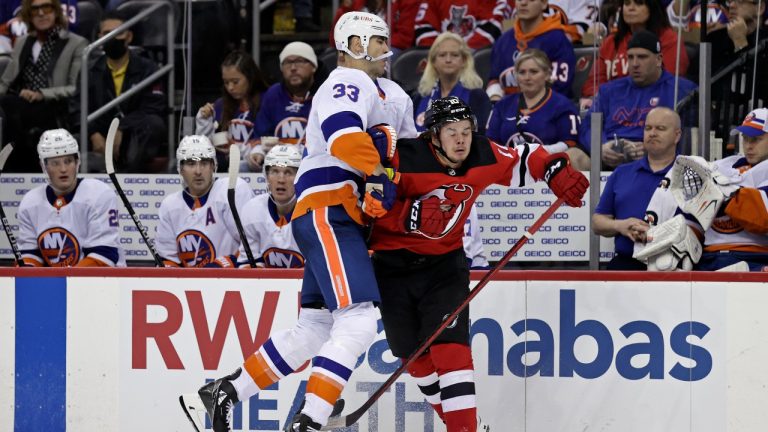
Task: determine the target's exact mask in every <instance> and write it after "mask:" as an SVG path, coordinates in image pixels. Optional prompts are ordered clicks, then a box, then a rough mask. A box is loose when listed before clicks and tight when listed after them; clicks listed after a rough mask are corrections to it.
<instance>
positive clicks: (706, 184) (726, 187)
mask: <svg viewBox="0 0 768 432" xmlns="http://www.w3.org/2000/svg"><path fill="white" fill-rule="evenodd" d="M733 183H734V181H733V179H730V178H728V177H727V176H725V175H723V174H722V173H720V172H719V171H718V170H717V169H715V168H714V167H713V166H712V165H710V163H709V162H707V161H706V160H705V159H704V158H702V157H700V156H678V157H677V159H675V164H674V166H673V167H672V169H671V170H670V171H669V191H670V192H671V193H672V196H673V197H674V198H675V201H677V205H678V206H679V207H680V210H682V211H683V212H685V213H688V214H690V215H691V216H693V217H695V218H696V220H697V221H698V222H699V224H701V227H702V228H703V229H704V231H706V230H707V229H709V227H710V226H711V225H712V221H713V220H714V219H715V217H716V216H717V213H718V211H719V210H720V206H722V204H723V202H724V201H725V200H726V198H728V197H729V196H730V195H731V193H733V192H734V191H735V190H736V189H737V188H738V186H736V185H735V184H733Z"/></svg>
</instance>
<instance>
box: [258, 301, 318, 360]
mask: <svg viewBox="0 0 768 432" xmlns="http://www.w3.org/2000/svg"><path fill="white" fill-rule="evenodd" d="M332 326H333V317H332V316H331V313H330V311H328V310H327V309H304V308H302V309H301V311H299V320H298V322H297V323H296V325H295V326H294V327H293V328H291V329H288V330H285V331H282V332H277V333H275V334H274V335H272V337H271V339H272V343H273V344H274V345H275V349H277V351H278V352H279V353H280V355H281V356H282V357H283V358H284V359H285V361H286V362H287V363H288V364H289V365H290V366H291V368H292V369H296V368H297V367H299V366H301V364H302V363H304V362H305V361H307V360H309V359H310V358H312V357H314V356H315V355H316V354H317V353H318V351H320V347H322V346H323V344H324V343H325V341H327V340H328V338H329V337H330V334H331V327H332Z"/></svg>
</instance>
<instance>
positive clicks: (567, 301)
mask: <svg viewBox="0 0 768 432" xmlns="http://www.w3.org/2000/svg"><path fill="white" fill-rule="evenodd" d="M589 310H591V309H587V311H581V310H580V311H579V313H580V315H582V314H586V313H588V311H589ZM582 318H583V317H582ZM665 321H666V320H665ZM506 328H507V327H506V325H505V326H504V327H502V326H501V325H500V324H499V323H498V322H497V321H496V320H493V319H490V318H481V319H479V320H474V321H473V322H472V327H471V330H470V333H471V337H472V338H474V337H476V336H478V335H483V336H485V337H487V338H488V343H487V344H485V345H483V346H488V347H497V346H505V345H504V342H505V341H504V335H503V330H504V329H506ZM509 328H511V329H512V331H513V332H514V333H515V335H516V336H521V335H523V334H525V337H524V338H523V339H524V340H522V341H521V342H517V343H515V344H514V345H512V347H511V348H510V349H509V350H508V351H506V352H505V350H503V349H494V350H491V349H489V350H488V375H503V374H504V366H506V367H507V368H508V369H509V371H510V372H512V374H514V375H516V376H518V377H526V376H535V375H539V376H541V377H554V376H558V377H561V378H572V377H574V376H579V377H581V378H585V379H596V378H599V377H601V376H603V375H605V374H606V373H607V372H608V370H609V369H610V368H611V367H612V366H613V367H615V369H616V372H618V374H619V375H621V376H622V377H624V378H626V379H628V380H633V381H634V380H641V379H653V380H661V379H664V378H665V362H666V364H669V363H671V362H670V359H669V357H667V356H666V355H665V351H666V348H669V349H671V350H672V352H673V353H674V354H675V355H677V358H676V359H674V358H673V359H672V361H674V360H677V362H676V363H675V364H674V365H673V366H672V367H671V368H669V369H668V370H667V371H666V374H668V375H669V377H671V378H674V379H676V380H680V381H699V380H701V379H704V378H706V377H707V376H708V375H709V374H710V372H711V371H712V354H710V352H709V351H707V349H706V348H704V347H702V346H700V345H696V344H695V340H694V339H695V338H698V339H699V340H703V338H704V336H706V335H707V333H709V330H710V328H709V326H707V325H706V324H703V323H701V322H698V321H683V322H681V323H680V324H677V325H676V326H674V327H673V328H672V329H671V330H669V329H667V328H664V329H662V328H660V327H659V325H657V324H655V323H653V322H651V321H648V320H637V321H631V322H628V323H626V324H624V325H622V326H621V327H619V329H618V330H619V332H621V334H622V335H623V336H624V338H623V339H622V338H621V337H618V338H617V339H614V337H613V335H612V334H611V331H610V330H609V328H608V327H607V326H606V325H605V324H604V323H602V322H600V321H598V320H595V319H583V320H582V321H579V322H576V292H575V290H560V311H559V320H558V322H557V323H554V325H550V324H548V323H547V322H546V321H544V320H541V319H536V318H528V319H524V320H520V321H517V322H516V323H514V324H512V326H511V327H509ZM531 332H533V333H536V334H535V335H533V334H531ZM555 335H557V340H556V339H555ZM635 335H642V338H641V339H643V341H642V342H637V343H628V339H629V338H630V337H632V336H635ZM665 335H666V336H665ZM579 339H591V340H592V341H594V344H595V345H596V346H597V354H596V355H595V356H594V358H593V359H592V360H591V361H582V359H579V358H577V356H576V353H575V346H576V344H577V340H579ZM531 340H534V341H535V343H531V342H530V341H531ZM582 343H585V341H583V340H582V341H579V344H582ZM590 343H592V342H591V341H590ZM528 354H532V355H528ZM532 358H533V359H536V362H535V363H533V364H529V363H527V362H526V359H532Z"/></svg>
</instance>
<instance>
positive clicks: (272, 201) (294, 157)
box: [237, 145, 304, 268]
mask: <svg viewBox="0 0 768 432" xmlns="http://www.w3.org/2000/svg"><path fill="white" fill-rule="evenodd" d="M300 163H301V153H299V149H298V148H297V146H296V145H278V146H275V147H272V149H271V150H270V151H269V152H268V153H267V156H266V157H265V158H264V173H265V176H266V177H267V188H268V192H267V193H265V194H261V195H257V196H256V197H255V198H253V199H252V200H250V201H248V203H246V204H245V206H244V207H243V211H242V212H240V214H241V215H242V218H243V231H245V237H246V239H248V244H249V245H250V246H251V250H252V251H253V254H254V258H255V259H256V266H257V267H266V268H299V267H304V256H303V255H302V254H301V252H300V251H299V246H298V245H297V244H296V240H295V239H294V238H293V230H292V229H291V213H293V209H294V207H296V189H295V188H294V186H293V180H294V179H295V178H296V171H297V170H298V169H299V164H300ZM245 256H246V254H245V249H244V248H243V246H242V245H240V253H239V255H238V257H239V259H238V261H237V265H238V267H241V268H244V267H247V268H250V265H249V263H248V262H247V261H245V260H244V259H245Z"/></svg>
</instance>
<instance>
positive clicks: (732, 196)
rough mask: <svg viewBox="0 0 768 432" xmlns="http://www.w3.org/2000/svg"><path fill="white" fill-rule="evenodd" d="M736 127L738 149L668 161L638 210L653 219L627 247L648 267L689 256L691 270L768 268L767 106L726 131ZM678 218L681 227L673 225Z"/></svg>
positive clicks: (667, 266)
mask: <svg viewBox="0 0 768 432" xmlns="http://www.w3.org/2000/svg"><path fill="white" fill-rule="evenodd" d="M739 133H740V134H742V135H743V139H744V155H743V156H742V155H734V156H729V157H726V158H724V159H721V160H717V161H715V162H712V163H708V162H706V161H705V160H704V159H702V158H698V157H690V156H679V157H678V160H677V161H675V166H674V167H673V168H672V170H670V172H669V180H668V181H667V179H665V182H664V183H663V184H662V185H661V186H660V187H659V188H658V189H657V191H656V192H655V193H654V195H653V198H651V202H650V203H649V205H648V210H647V211H646V219H648V222H649V223H650V224H651V225H656V226H655V227H652V228H651V230H649V231H648V233H647V235H648V237H649V238H650V240H651V241H649V243H648V244H647V245H646V246H645V247H643V248H640V247H637V248H636V252H635V256H636V257H639V258H638V259H645V260H647V261H648V263H649V269H658V270H675V269H676V268H677V267H678V266H679V264H680V263H685V262H686V259H690V260H691V261H692V262H693V264H695V265H694V268H695V269H697V270H720V269H723V268H725V267H729V266H732V265H739V264H741V265H742V268H743V269H746V268H747V267H748V268H749V270H751V271H768V162H766V160H768V109H766V108H759V109H756V110H754V111H752V112H750V113H749V114H748V115H747V117H746V118H745V119H744V122H743V123H742V124H741V126H738V127H736V128H735V129H733V130H732V131H731V134H732V135H735V134H739ZM680 213H682V214H680ZM682 218H685V220H682ZM686 225H687V226H688V227H689V229H678V227H684V226H686ZM670 227H672V228H670ZM701 238H703V253H702V250H701V244H699V243H698V242H699V239H701ZM744 264H746V265H744Z"/></svg>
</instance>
